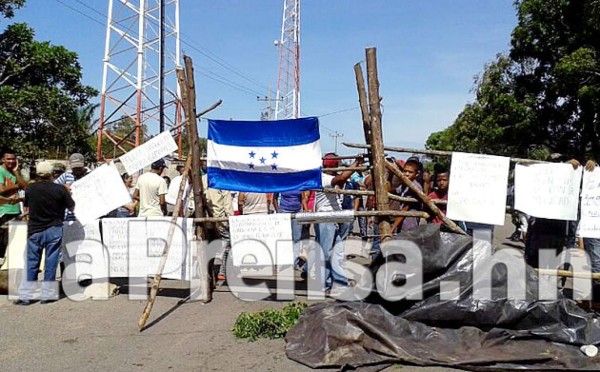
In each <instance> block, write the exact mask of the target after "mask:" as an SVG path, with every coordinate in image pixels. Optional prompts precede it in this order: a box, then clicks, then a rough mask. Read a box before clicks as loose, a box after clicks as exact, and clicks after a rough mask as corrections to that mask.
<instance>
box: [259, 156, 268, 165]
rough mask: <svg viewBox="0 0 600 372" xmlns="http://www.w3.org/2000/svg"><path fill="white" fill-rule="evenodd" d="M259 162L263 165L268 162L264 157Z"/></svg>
mask: <svg viewBox="0 0 600 372" xmlns="http://www.w3.org/2000/svg"><path fill="white" fill-rule="evenodd" d="M259 160H260V163H261V164H265V162H266V161H267V159H265V158H264V157H262V158H260V159H259Z"/></svg>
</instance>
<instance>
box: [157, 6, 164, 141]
mask: <svg viewBox="0 0 600 372" xmlns="http://www.w3.org/2000/svg"><path fill="white" fill-rule="evenodd" d="M159 14H160V17H159V18H160V24H159V27H160V32H159V35H158V38H159V40H160V42H159V58H158V61H159V62H158V127H159V132H160V133H162V132H164V131H165V0H160V9H159Z"/></svg>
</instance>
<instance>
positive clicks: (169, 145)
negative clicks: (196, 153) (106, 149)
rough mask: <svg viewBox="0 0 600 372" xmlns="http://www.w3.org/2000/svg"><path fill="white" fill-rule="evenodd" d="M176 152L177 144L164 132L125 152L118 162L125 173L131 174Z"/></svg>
mask: <svg viewBox="0 0 600 372" xmlns="http://www.w3.org/2000/svg"><path fill="white" fill-rule="evenodd" d="M176 150H177V143H175V140H174V139H173V137H172V136H171V133H170V132H169V131H166V132H162V133H161V134H159V135H157V136H156V137H154V138H152V139H151V140H150V141H148V142H146V143H144V144H143V145H141V146H139V147H136V148H134V149H133V150H131V151H129V152H127V153H126V154H125V155H123V156H121V157H120V158H119V160H120V161H121V163H123V166H124V167H125V170H126V171H127V173H129V174H133V173H135V172H137V171H139V170H140V169H142V168H144V167H145V166H147V165H149V164H152V163H153V162H155V161H156V160H158V159H160V158H162V157H164V156H166V155H169V154H170V153H172V152H173V151H176Z"/></svg>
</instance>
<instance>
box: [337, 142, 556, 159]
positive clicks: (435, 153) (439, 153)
mask: <svg viewBox="0 0 600 372" xmlns="http://www.w3.org/2000/svg"><path fill="white" fill-rule="evenodd" d="M342 145H344V146H346V147H350V148H353V149H367V148H369V147H370V146H369V145H365V144H360V143H346V142H343V143H342ZM383 149H384V150H385V151H391V152H406V153H413V154H425V155H431V156H452V151H440V150H419V149H409V148H405V147H394V146H384V148H383ZM510 161H511V162H513V163H520V164H540V163H548V162H546V161H542V160H533V159H523V158H510Z"/></svg>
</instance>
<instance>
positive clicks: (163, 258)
mask: <svg viewBox="0 0 600 372" xmlns="http://www.w3.org/2000/svg"><path fill="white" fill-rule="evenodd" d="M191 160H192V157H191V156H189V155H188V159H187V160H186V162H185V167H184V168H183V173H182V175H181V177H182V178H181V184H180V185H179V191H178V192H177V199H176V201H175V209H174V210H173V218H171V225H170V226H169V232H168V234H167V240H166V241H165V245H164V247H163V252H162V255H161V256H160V263H159V265H158V272H157V273H156V274H155V275H154V280H153V281H152V286H151V287H150V296H149V297H148V301H147V302H146V307H144V311H143V312H142V316H141V317H140V321H139V322H138V326H139V327H140V331H142V330H143V329H144V327H145V326H146V322H147V321H148V318H149V317H150V313H151V312H152V307H153V306H154V301H155V300H156V294H157V293H158V287H159V286H160V281H161V280H162V273H163V271H164V270H165V265H166V264H167V258H168V257H169V248H170V246H171V241H172V240H173V235H174V234H175V227H176V226H177V218H178V217H179V210H180V209H181V205H182V201H183V193H184V190H185V185H186V184H187V179H188V175H189V173H190V166H191Z"/></svg>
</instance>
